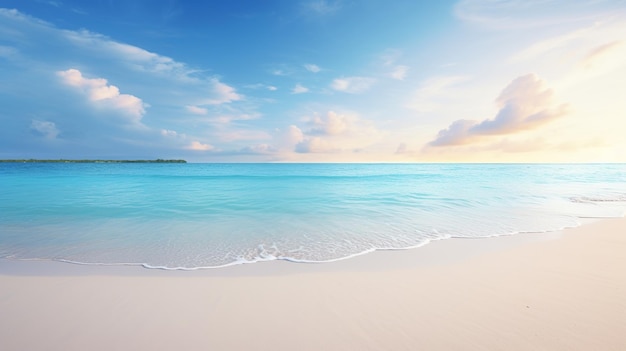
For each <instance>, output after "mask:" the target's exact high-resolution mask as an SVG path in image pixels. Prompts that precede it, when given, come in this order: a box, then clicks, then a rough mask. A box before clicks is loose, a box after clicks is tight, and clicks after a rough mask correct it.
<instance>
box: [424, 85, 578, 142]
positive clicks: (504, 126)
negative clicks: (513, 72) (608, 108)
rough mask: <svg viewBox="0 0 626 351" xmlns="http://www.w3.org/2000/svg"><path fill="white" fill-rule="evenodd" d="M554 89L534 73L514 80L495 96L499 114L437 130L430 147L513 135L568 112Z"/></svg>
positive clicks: (454, 123)
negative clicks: (558, 102) (490, 117)
mask: <svg viewBox="0 0 626 351" xmlns="http://www.w3.org/2000/svg"><path fill="white" fill-rule="evenodd" d="M553 100H554V92H553V91H552V89H549V88H547V87H546V84H545V82H544V81H543V80H542V79H541V78H539V77H538V76H537V75H535V74H528V75H525V76H521V77H519V78H517V79H515V80H513V81H512V82H511V83H510V84H509V85H508V86H507V87H506V88H505V89H504V90H503V91H502V92H501V93H500V96H499V97H498V98H497V99H496V105H497V107H498V113H497V114H496V116H495V117H494V118H492V119H485V120H483V121H474V120H465V119H461V120H457V121H454V122H453V123H452V124H450V126H449V127H448V128H446V129H443V130H441V131H439V133H438V134H437V137H436V138H435V139H434V140H432V141H431V142H429V143H428V145H429V146H450V145H463V144H469V143H473V142H476V141H480V140H482V139H483V138H484V137H486V136H489V135H506V134H514V133H517V132H520V131H524V130H530V129H535V128H538V127H540V126H542V125H544V124H546V123H549V122H551V121H553V120H555V119H557V118H559V117H562V116H564V115H566V114H567V112H568V106H567V105H566V104H559V105H556V104H555V103H554V101H553Z"/></svg>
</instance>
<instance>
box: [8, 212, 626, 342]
mask: <svg viewBox="0 0 626 351" xmlns="http://www.w3.org/2000/svg"><path fill="white" fill-rule="evenodd" d="M529 237H531V236H527V237H525V238H524V237H523V236H513V237H509V238H495V239H480V240H446V241H441V242H437V243H433V244H431V245H428V246H426V247H424V248H419V249H415V250H407V251H395V252H378V253H374V254H371V255H365V256H361V257H358V258H355V259H352V260H347V261H342V262H337V263H333V264H322V265H301V264H293V263H286V262H271V263H260V264H255V265H247V266H239V267H233V268H232V269H221V270H212V271H201V272H162V271H153V270H146V269H141V268H132V267H84V266H76V265H69V264H62V263H51V262H11V261H0V350H252V349H256V350H605V351H606V350H626V219H609V220H602V221H598V222H595V223H591V224H587V225H584V226H582V227H580V228H576V229H571V230H566V231H564V232H563V234H562V235H559V234H554V233H552V234H544V235H534V238H537V237H541V238H544V237H545V238H550V239H552V240H528V238H529Z"/></svg>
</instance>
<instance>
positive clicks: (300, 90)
mask: <svg viewBox="0 0 626 351" xmlns="http://www.w3.org/2000/svg"><path fill="white" fill-rule="evenodd" d="M308 92H309V88H307V87H305V86H303V85H301V84H300V83H298V84H296V86H295V87H294V88H293V89H292V90H291V93H292V94H303V93H308Z"/></svg>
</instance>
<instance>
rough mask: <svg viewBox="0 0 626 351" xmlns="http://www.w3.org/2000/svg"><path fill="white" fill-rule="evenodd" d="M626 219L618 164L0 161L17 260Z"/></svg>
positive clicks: (261, 254) (4, 249) (337, 252)
mask: <svg viewBox="0 0 626 351" xmlns="http://www.w3.org/2000/svg"><path fill="white" fill-rule="evenodd" d="M625 211H626V165H625V164H200V163H198V164H194V163H188V164H149V163H146V164H117V163H111V164H98V163H88V164H75V163H0V258H4V259H17V260H55V261H64V262H72V263H80V264H106V265H142V266H144V267H147V268H160V269H200V268H218V267H224V266H229V265H236V264H243V263H254V262H261V261H269V260H288V261H293V262H330V261H336V260H342V259H347V258H350V257H353V256H356V255H361V254H366V253H369V252H372V251H375V250H392V249H407V248H416V247H419V246H422V245H425V244H428V243H429V242H431V241H433V240H442V239H448V238H479V237H492V236H501V235H512V234H516V235H523V234H524V233H537V232H546V231H553V230H559V229H562V228H567V227H574V226H577V225H579V224H580V221H581V218H604V217H621V216H624V213H625ZM417 250H419V249H417Z"/></svg>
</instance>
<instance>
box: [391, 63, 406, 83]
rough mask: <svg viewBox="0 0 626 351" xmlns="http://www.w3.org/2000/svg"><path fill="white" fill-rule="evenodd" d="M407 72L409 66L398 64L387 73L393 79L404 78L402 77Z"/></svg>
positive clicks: (404, 76)
mask: <svg viewBox="0 0 626 351" xmlns="http://www.w3.org/2000/svg"><path fill="white" fill-rule="evenodd" d="M407 73H409V67H408V66H402V65H399V66H396V67H394V68H393V71H391V73H389V76H390V77H391V78H393V79H397V80H404V78H406V75H407Z"/></svg>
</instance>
